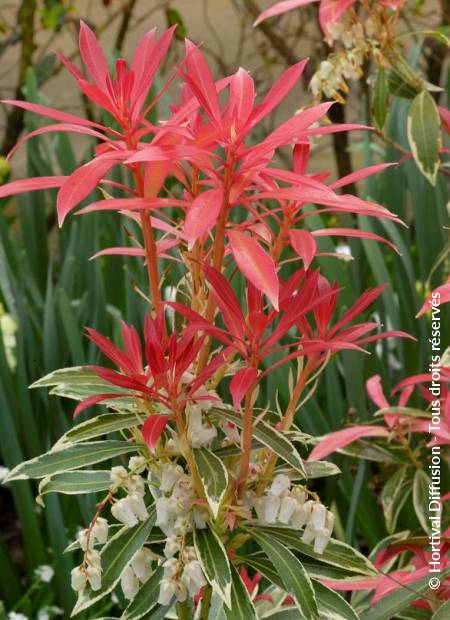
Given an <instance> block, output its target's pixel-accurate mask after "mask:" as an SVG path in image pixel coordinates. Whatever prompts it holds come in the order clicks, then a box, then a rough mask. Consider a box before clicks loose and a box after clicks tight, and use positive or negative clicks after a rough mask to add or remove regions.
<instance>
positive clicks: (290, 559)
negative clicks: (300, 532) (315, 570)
mask: <svg viewBox="0 0 450 620" xmlns="http://www.w3.org/2000/svg"><path fill="white" fill-rule="evenodd" d="M249 533H250V535H251V536H252V538H253V539H254V540H255V541H256V542H257V543H258V545H259V546H260V547H261V548H262V549H263V551H264V552H265V553H266V555H267V557H268V558H269V559H270V561H271V562H272V564H273V565H274V567H275V569H276V571H277V572H278V573H279V575H280V577H281V579H282V581H283V584H284V589H285V590H286V592H287V593H288V594H290V595H291V596H293V597H294V599H295V602H296V604H297V608H298V609H299V611H300V612H301V614H302V617H304V618H305V619H306V620H314V619H316V618H319V613H318V609H317V601H316V597H315V594H314V589H313V587H312V583H311V579H310V578H309V575H308V573H307V572H306V570H305V568H304V566H303V564H302V563H301V562H300V560H299V559H298V558H296V557H295V555H294V554H293V553H292V551H290V550H289V549H288V548H287V547H285V546H284V545H283V544H282V543H280V542H279V541H278V540H277V539H276V538H274V537H272V536H270V535H268V534H266V533H264V532H261V531H260V530H254V529H252V530H249Z"/></svg>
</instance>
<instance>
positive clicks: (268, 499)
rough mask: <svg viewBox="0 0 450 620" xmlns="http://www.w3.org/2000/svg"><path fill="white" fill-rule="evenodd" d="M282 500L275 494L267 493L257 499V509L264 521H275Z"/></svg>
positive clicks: (259, 517)
mask: <svg viewBox="0 0 450 620" xmlns="http://www.w3.org/2000/svg"><path fill="white" fill-rule="evenodd" d="M280 504H281V500H280V498H279V497H276V496H275V495H265V496H264V497H258V498H257V499H256V500H255V510H256V514H257V515H258V519H259V520H260V521H262V523H275V521H276V520H277V515H278V511H279V509H280Z"/></svg>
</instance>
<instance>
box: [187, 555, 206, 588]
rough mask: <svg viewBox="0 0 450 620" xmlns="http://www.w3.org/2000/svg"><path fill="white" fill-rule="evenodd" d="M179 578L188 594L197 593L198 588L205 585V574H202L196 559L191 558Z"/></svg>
mask: <svg viewBox="0 0 450 620" xmlns="http://www.w3.org/2000/svg"><path fill="white" fill-rule="evenodd" d="M181 580H182V582H183V583H184V585H185V586H186V588H187V590H188V592H189V595H190V596H195V595H196V594H198V591H199V590H200V588H202V587H203V586H204V585H206V579H205V575H204V574H203V570H202V566H201V564H200V562H199V561H198V560H193V561H192V562H188V563H187V564H186V565H185V567H184V569H183V574H182V577H181Z"/></svg>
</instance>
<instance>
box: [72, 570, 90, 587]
mask: <svg viewBox="0 0 450 620" xmlns="http://www.w3.org/2000/svg"><path fill="white" fill-rule="evenodd" d="M70 579H71V586H72V589H73V590H75V592H81V590H84V588H85V586H86V582H87V577H86V573H85V572H84V570H82V568H81V566H75V568H73V569H72V571H71V573H70Z"/></svg>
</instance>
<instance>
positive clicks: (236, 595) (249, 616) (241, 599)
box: [224, 566, 257, 620]
mask: <svg viewBox="0 0 450 620" xmlns="http://www.w3.org/2000/svg"><path fill="white" fill-rule="evenodd" d="M224 609H225V615H226V617H227V620H257V616H256V610H255V607H254V605H253V602H252V600H251V598H250V596H249V594H248V592H247V588H246V587H245V586H244V584H243V583H242V579H241V578H240V577H239V574H238V572H237V571H236V569H235V568H234V566H231V608H230V609H228V607H226V606H225V608H224Z"/></svg>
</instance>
